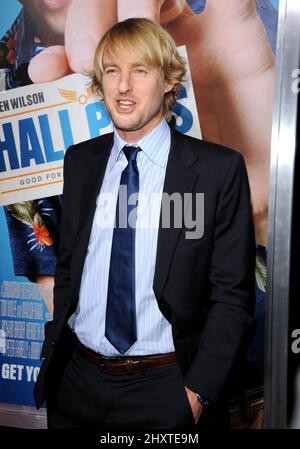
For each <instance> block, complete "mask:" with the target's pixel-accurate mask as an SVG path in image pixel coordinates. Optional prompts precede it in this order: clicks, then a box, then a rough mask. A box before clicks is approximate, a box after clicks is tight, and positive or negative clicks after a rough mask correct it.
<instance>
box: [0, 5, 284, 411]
mask: <svg viewBox="0 0 300 449" xmlns="http://www.w3.org/2000/svg"><path fill="white" fill-rule="evenodd" d="M7 3H9V5H10V6H9V8H7V6H8V5H6V8H5V14H4V15H5V16H6V18H7V20H8V22H7V24H6V27H5V29H3V33H1V35H2V36H5V39H2V43H1V45H2V47H1V48H2V60H1V69H2V71H3V74H4V75H3V76H5V88H6V90H10V91H12V89H18V88H22V86H25V85H28V84H29V82H31V81H33V82H34V84H37V85H39V84H40V83H53V84H52V87H53V86H54V83H57V82H59V80H62V79H65V78H64V77H66V76H69V75H72V74H74V73H85V72H87V71H89V70H91V68H92V60H93V54H94V51H95V47H96V45H97V42H98V41H99V39H100V38H101V36H102V35H103V34H104V33H105V31H106V30H107V29H108V28H109V27H110V26H111V25H113V24H114V23H116V22H117V21H120V20H124V19H126V18H127V17H130V16H132V15H133V11H134V15H139V16H147V17H151V18H153V19H154V20H157V21H159V22H160V23H161V24H162V25H163V26H164V27H165V28H166V29H167V31H169V32H170V34H171V35H172V37H173V38H174V40H175V42H176V44H177V46H178V47H184V48H185V51H186V55H187V59H188V61H189V67H190V74H191V80H192V86H193V94H194V97H195V111H192V109H189V108H188V107H187V109H188V110H189V112H191V111H192V116H193V120H194V122H198V118H199V122H200V126H201V131H202V137H203V138H204V139H206V140H210V141H213V142H216V143H219V144H221V145H224V146H227V147H230V148H234V149H236V150H237V151H240V152H241V153H242V154H243V156H244V158H245V161H246V165H247V170H248V174H249V180H250V187H251V194H252V202H253V212H254V221H255V231H256V241H257V243H258V244H259V245H260V246H262V247H265V246H266V239H267V205H268V175H269V155H270V138H271V123H272V108H273V94H274V73H275V71H274V67H275V47H276V30H277V7H278V4H277V3H278V2H275V1H273V2H271V1H269V0H260V1H257V2H255V1H253V0H247V1H245V0H242V1H238V0H229V1H226V2H220V1H216V0H207V1H206V2H205V1H202V0H189V1H185V0H182V1H181V0H180V1H175V0H165V1H156V0H153V1H152V2H151V1H149V2H141V1H137V0H131V1H128V0H127V1H122V0H119V1H117V0H111V1H110V0H105V1H104V0H103V1H102V0H90V2H89V7H87V6H86V2H85V1H83V0H51V1H50V0H23V1H22V2H13V1H11V2H7ZM15 7H17V8H19V10H18V12H17V15H14V16H9V18H8V10H9V9H11V11H12V14H13V8H15ZM245 17H247V20H245ZM15 20H16V22H15V23H14V25H13V22H14V21H15ZM1 26H3V25H2V24H1ZM8 30H9V33H8V34H6V35H5V33H6V32H7V31H8ZM17 31H18V32H17ZM20 31H21V32H20ZM0 82H1V81H0ZM2 82H3V77H2ZM44 86H46V85H44ZM43 88H44V87H43ZM50 90H51V87H50V85H49V88H48V92H50ZM67 90H68V88H67ZM69 90H70V89H69ZM71 90H74V89H71ZM75 90H76V89H75ZM46 91H47V87H46ZM45 95H46V96H47V94H45ZM91 101H92V100H91ZM76 107H78V105H76ZM177 107H179V106H177ZM181 111H182V109H181ZM196 117H197V118H196ZM176 118H177V126H179V127H180V125H181V124H182V120H183V118H184V115H183V114H180V113H179V111H177V117H176ZM37 120H39V119H37ZM64 129H65V130H66V129H67V128H66V127H65V128H64ZM87 129H88V128H87ZM97 132H99V134H100V133H101V132H104V127H103V128H100V129H98V131H97ZM199 132H200V131H199ZM39 133H40V135H39V134H38V133H37V135H38V138H40V141H41V142H42V144H43V137H42V135H41V134H42V131H41V130H39ZM88 137H89V136H87V137H86V136H84V137H82V140H84V139H85V138H88ZM199 137H200V135H199ZM1 138H2V139H3V138H4V134H3V132H2V134H1ZM76 139H77V138H76ZM76 139H75V140H76ZM78 139H80V136H79V137H78ZM78 141H79V140H78ZM68 142H69V140H68V139H67V143H68ZM67 143H65V142H64V140H63V137H61V141H60V142H59V143H57V145H55V144H54V147H56V150H61V151H63V152H64V151H65V149H66V147H67ZM5 157H6V159H7V154H6V155H5ZM34 163H35V161H34V159H32V161H30V164H31V165H32V166H34ZM28 191H29V190H28ZM50 195H53V193H50V187H49V190H48V194H47V190H45V193H44V194H43V195H42V196H41V197H40V199H38V198H36V197H35V198H32V199H29V198H28V201H27V202H26V203H28V204H26V205H25V206H24V207H20V206H18V205H13V206H11V207H10V208H6V210H5V211H1V212H2V225H1V226H2V227H3V228H5V233H6V243H5V245H6V248H5V254H8V253H9V255H7V256H6V255H5V259H4V260H3V264H4V265H6V266H8V267H9V269H8V270H10V272H9V274H8V273H5V277H3V281H10V282H16V283H20V281H21V280H22V282H23V283H25V284H29V285H33V286H34V287H35V288H37V289H36V292H37V293H36V294H37V295H39V296H36V297H34V298H35V299H34V300H32V301H31V302H35V301H36V303H41V298H44V300H45V305H44V308H43V313H44V315H43V316H42V317H41V318H40V319H38V318H35V319H34V320H36V322H37V323H39V324H42V323H43V321H44V320H45V319H46V318H47V313H49V312H51V293H50V291H51V287H52V285H53V273H54V266H55V261H56V256H57V253H56V251H57V248H56V244H57V239H58V235H57V232H56V228H57V227H58V225H57V222H58V221H59V215H60V202H59V199H58V198H57V196H50ZM47 196H48V197H47ZM18 204H19V203H18ZM7 225H8V226H7ZM7 227H8V230H7ZM3 257H4V256H3ZM6 260H9V263H7V262H6ZM45 260H47V264H46V265H47V266H46V269H45V270H44V271H42V270H38V269H37V267H38V266H40V265H41V264H42V263H43V261H45ZM24 261H25V262H24ZM3 264H2V265H3ZM21 275H23V276H25V277H21ZM3 276H4V275H3ZM24 281H25V282H24ZM32 281H33V282H32ZM259 282H260V285H261V287H262V289H263V285H264V281H263V280H262V279H261V278H259ZM13 298H14V296H13V295H12V299H13ZM18 300H19V299H18ZM5 301H7V302H8V299H7V300H6V299H5ZM22 301H23V302H24V300H22ZM42 304H43V303H42ZM46 304H47V305H46ZM6 307H7V306H6ZM22 320H23V321H24V322H25V325H26V323H27V319H26V318H24V319H23V318H22ZM32 320H33V319H32ZM6 321H15V322H17V321H18V320H17V319H16V317H14V316H13V314H11V315H9V316H7V317H6ZM6 326H8V324H6ZM14 326H15V325H14ZM2 327H3V326H2ZM5 329H7V327H6V328H5ZM10 335H11V337H9V338H11V339H12V340H15V341H17V337H16V335H17V334H16V332H15V330H13V331H11V334H10ZM22 335H23V334H22ZM9 338H8V339H9ZM21 340H22V338H21ZM37 341H39V342H41V341H42V337H41V339H40V340H37ZM37 363H38V361H37ZM1 381H2V380H1ZM3 381H4V379H3ZM5 382H6V383H8V382H12V385H14V382H16V381H15V380H14V379H11V380H9V379H5ZM19 382H23V379H22V381H19ZM10 394H11V393H9V394H8V395H7V398H6V399H5V400H7V401H8V402H9V401H10ZM17 400H18V398H17V399H16V401H17ZM3 402H5V401H3Z"/></svg>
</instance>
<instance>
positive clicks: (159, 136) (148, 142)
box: [108, 119, 171, 170]
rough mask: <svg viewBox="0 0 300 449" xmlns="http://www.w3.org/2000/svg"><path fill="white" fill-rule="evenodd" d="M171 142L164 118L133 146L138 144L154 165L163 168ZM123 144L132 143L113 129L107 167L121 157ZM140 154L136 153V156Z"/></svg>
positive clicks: (110, 166) (110, 167)
mask: <svg viewBox="0 0 300 449" xmlns="http://www.w3.org/2000/svg"><path fill="white" fill-rule="evenodd" d="M170 144H171V132H170V128H169V125H168V123H167V121H166V120H165V119H163V120H161V121H160V123H159V124H158V125H157V126H156V127H155V128H154V129H153V130H152V131H151V132H150V133H149V134H147V135H146V136H145V137H143V138H142V139H141V140H139V141H138V142H137V143H136V144H135V145H133V146H139V147H140V148H141V150H142V151H143V152H144V153H145V154H146V156H147V157H148V158H149V159H150V160H151V161H152V162H153V163H154V164H156V165H158V166H159V167H161V168H165V167H166V165H167V160H168V155H169V150H170ZM125 145H132V144H129V143H128V142H126V141H125V140H123V139H122V138H121V137H120V136H119V134H118V133H117V131H116V129H114V145H113V147H112V150H111V154H110V159H109V167H108V169H109V170H111V169H112V167H113V166H114V164H115V163H116V162H117V160H118V159H119V158H120V157H121V151H122V148H123V147H124V146H125ZM139 157H140V156H139V155H138V158H139Z"/></svg>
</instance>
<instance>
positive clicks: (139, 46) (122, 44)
mask: <svg viewBox="0 0 300 449" xmlns="http://www.w3.org/2000/svg"><path fill="white" fill-rule="evenodd" d="M128 52H129V54H131V55H133V56H134V57H139V58H140V59H141V62H143V63H145V64H147V65H150V66H151V67H156V68H158V69H159V70H161V72H162V76H163V78H164V81H166V82H167V83H169V84H171V85H172V86H173V88H172V89H171V91H170V92H167V93H165V97H164V115H165V117H166V118H167V120H170V119H171V117H172V107H173V105H174V103H175V101H176V98H177V93H178V89H179V85H180V82H181V81H182V78H183V76H184V74H185V72H186V68H185V61H184V59H183V58H182V57H181V56H180V55H179V53H178V51H177V48H176V45H175V42H174V40H173V38H172V37H171V36H170V35H169V33H167V31H165V30H164V29H163V28H162V27H161V26H160V25H158V24H157V23H155V22H152V21H151V20H149V19H142V18H133V19H127V20H125V21H123V22H119V23H117V24H116V25H114V26H113V27H112V28H111V29H110V30H108V31H107V32H106V34H105V35H104V36H103V37H102V39H101V40H100V42H99V44H98V46H97V49H96V52H95V56H94V71H93V72H92V73H91V75H90V76H91V88H92V90H93V92H94V93H95V94H98V95H100V96H101V97H103V89H102V74H103V57H104V56H113V55H114V56H118V55H122V54H126V55H127V54H128Z"/></svg>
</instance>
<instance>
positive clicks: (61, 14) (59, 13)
mask: <svg viewBox="0 0 300 449" xmlns="http://www.w3.org/2000/svg"><path fill="white" fill-rule="evenodd" d="M72 1H73V0H20V2H21V3H22V4H23V5H24V7H25V8H26V10H27V11H28V13H29V14H30V16H31V17H32V19H33V20H34V21H35V22H36V23H37V24H38V25H39V26H40V27H41V28H42V27H46V28H47V30H44V31H45V32H48V33H53V34H55V35H63V34H64V31H65V23H66V17H67V12H68V9H69V6H70V4H71V3H72Z"/></svg>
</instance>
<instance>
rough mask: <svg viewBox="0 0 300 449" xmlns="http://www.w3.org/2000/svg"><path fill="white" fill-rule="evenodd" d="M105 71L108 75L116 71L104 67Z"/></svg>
mask: <svg viewBox="0 0 300 449" xmlns="http://www.w3.org/2000/svg"><path fill="white" fill-rule="evenodd" d="M105 73H106V74H108V75H110V74H112V73H116V69H106V70H105Z"/></svg>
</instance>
